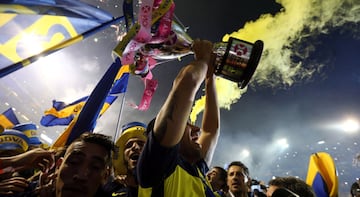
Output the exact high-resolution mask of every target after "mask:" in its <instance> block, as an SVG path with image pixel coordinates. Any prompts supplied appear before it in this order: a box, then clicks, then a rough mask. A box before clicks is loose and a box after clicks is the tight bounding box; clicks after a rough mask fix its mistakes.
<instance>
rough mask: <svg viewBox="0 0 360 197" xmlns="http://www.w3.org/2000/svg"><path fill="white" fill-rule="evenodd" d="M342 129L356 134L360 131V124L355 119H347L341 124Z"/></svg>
mask: <svg viewBox="0 0 360 197" xmlns="http://www.w3.org/2000/svg"><path fill="white" fill-rule="evenodd" d="M341 129H342V130H343V131H345V132H348V133H354V132H356V131H358V130H359V122H358V121H357V120H355V119H347V120H345V121H344V122H343V123H342V124H341Z"/></svg>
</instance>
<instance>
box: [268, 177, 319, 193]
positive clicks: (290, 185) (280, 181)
mask: <svg viewBox="0 0 360 197" xmlns="http://www.w3.org/2000/svg"><path fill="white" fill-rule="evenodd" d="M269 185H273V186H277V187H279V188H286V189H288V190H290V191H292V192H294V193H296V194H297V195H299V196H301V197H315V193H314V191H313V189H312V187H311V186H310V185H308V184H307V183H306V182H305V181H303V180H302V179H299V178H296V177H292V176H288V177H275V178H274V179H271V180H270V181H269Z"/></svg>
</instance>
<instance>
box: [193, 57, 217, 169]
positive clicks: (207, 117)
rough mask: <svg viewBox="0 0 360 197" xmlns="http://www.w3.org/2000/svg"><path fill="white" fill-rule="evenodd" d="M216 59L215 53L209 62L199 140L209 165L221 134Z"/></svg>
mask: <svg viewBox="0 0 360 197" xmlns="http://www.w3.org/2000/svg"><path fill="white" fill-rule="evenodd" d="M214 59H215V55H213V57H212V59H211V62H210V63H209V64H210V65H209V69H208V72H207V76H206V80H205V109H204V113H203V119H202V126H201V127H202V128H201V129H202V131H201V134H200V137H199V140H198V142H199V144H201V146H202V149H201V150H202V157H203V158H204V160H205V161H206V163H207V164H208V165H211V164H210V163H211V160H212V157H213V155H214V151H215V147H216V144H217V141H218V138H219V135H220V132H219V128H220V110H219V105H218V100H217V94H216V86H215V81H216V78H215V75H214V69H215V65H213V63H214Z"/></svg>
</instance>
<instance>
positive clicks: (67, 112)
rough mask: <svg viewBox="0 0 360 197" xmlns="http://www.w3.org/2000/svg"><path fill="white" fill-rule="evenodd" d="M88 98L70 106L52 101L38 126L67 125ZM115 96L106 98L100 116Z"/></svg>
mask: <svg viewBox="0 0 360 197" xmlns="http://www.w3.org/2000/svg"><path fill="white" fill-rule="evenodd" d="M88 98H89V96H85V97H83V98H80V99H78V100H76V101H74V102H72V103H70V104H65V103H64V102H62V101H56V100H54V101H53V107H52V108H51V109H49V110H46V111H45V115H44V116H43V117H42V118H41V120H40V124H41V125H43V126H46V127H48V126H55V125H69V124H70V122H71V121H72V120H73V119H74V117H75V116H77V115H78V114H79V113H80V111H81V109H82V108H83V106H84V105H85V102H86V101H87V99H88ZM116 98H117V96H111V95H109V96H107V97H106V100H105V103H104V105H103V107H102V109H101V111H100V116H101V115H102V114H103V113H104V112H105V111H106V110H107V109H108V108H109V107H110V105H111V104H112V103H113V102H114V101H115V100H116Z"/></svg>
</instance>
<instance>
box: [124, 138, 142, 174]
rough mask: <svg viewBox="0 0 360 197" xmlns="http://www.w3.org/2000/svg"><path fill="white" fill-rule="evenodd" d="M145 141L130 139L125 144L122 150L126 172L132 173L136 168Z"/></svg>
mask: <svg viewBox="0 0 360 197" xmlns="http://www.w3.org/2000/svg"><path fill="white" fill-rule="evenodd" d="M144 145H145V140H143V139H141V138H137V137H135V138H130V139H129V140H128V141H127V142H126V143H125V149H124V162H125V164H126V166H127V169H128V171H133V170H134V169H135V167H136V164H137V161H138V159H139V156H140V153H141V151H142V149H143V148H144Z"/></svg>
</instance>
